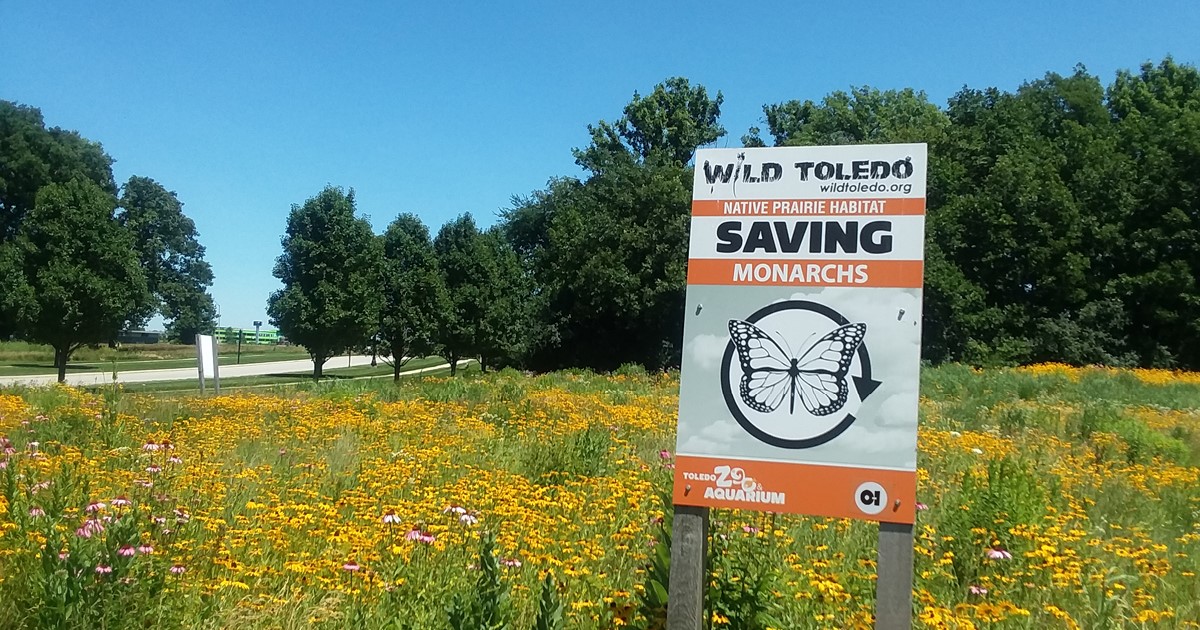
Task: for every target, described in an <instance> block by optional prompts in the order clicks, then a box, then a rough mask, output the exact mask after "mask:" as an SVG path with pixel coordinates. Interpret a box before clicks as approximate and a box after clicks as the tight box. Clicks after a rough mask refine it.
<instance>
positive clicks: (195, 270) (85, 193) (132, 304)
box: [0, 101, 216, 381]
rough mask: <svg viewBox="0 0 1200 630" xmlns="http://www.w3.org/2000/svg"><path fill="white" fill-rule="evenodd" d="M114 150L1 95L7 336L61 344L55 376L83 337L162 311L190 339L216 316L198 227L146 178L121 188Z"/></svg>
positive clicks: (2, 317) (100, 339) (0, 208)
mask: <svg viewBox="0 0 1200 630" xmlns="http://www.w3.org/2000/svg"><path fill="white" fill-rule="evenodd" d="M112 164H113V159H112V157H110V156H109V155H108V154H107V153H106V152H105V151H104V148H103V147H102V146H101V145H100V144H98V143H96V142H93V141H90V140H88V139H86V138H84V137H83V136H81V135H79V134H78V133H77V132H74V131H67V130H64V129H60V128H57V127H54V128H47V127H46V125H45V121H44V120H43V118H42V114H41V112H40V111H39V110H38V109H37V108H34V107H29V106H25V105H19V104H16V103H12V102H8V101H0V340H5V339H10V338H14V337H16V338H21V339H27V340H30V341H34V342H38V343H44V344H47V345H50V346H52V347H53V348H54V364H55V367H57V368H58V380H59V381H63V380H64V379H65V377H66V369H67V362H68V361H69V360H70V357H71V354H72V353H73V352H74V351H75V350H77V349H78V348H80V347H82V346H84V345H91V346H95V345H99V344H104V343H112V342H114V341H115V340H116V337H117V334H118V333H119V332H120V331H121V330H124V329H128V328H140V327H142V326H144V325H145V323H146V322H147V321H148V320H149V319H150V318H151V317H153V316H154V315H155V314H161V315H162V316H163V318H164V319H165V320H166V326H167V333H168V336H169V337H172V338H174V339H177V340H180V341H183V342H185V343H191V342H192V340H193V339H194V338H195V335H196V334H197V333H201V332H211V330H212V329H213V327H214V322H213V319H214V317H215V315H216V308H215V306H214V303H213V300H212V296H210V295H209V293H208V287H209V286H211V285H212V280H213V274H212V268H211V267H210V266H209V264H208V263H207V262H205V260H204V247H203V246H202V245H200V243H199V241H198V240H197V233H196V226H195V224H194V223H193V222H192V220H191V219H189V218H188V217H187V216H186V215H184V214H183V204H182V203H181V202H180V201H179V199H178V197H177V196H176V195H175V193H173V192H170V191H168V190H167V189H166V188H164V187H163V186H162V185H161V184H159V183H158V182H156V181H154V180H153V179H150V178H148V177H140V176H134V177H130V178H129V180H128V181H126V182H125V183H124V184H123V185H120V186H118V185H117V183H116V181H115V179H114V178H113V172H112Z"/></svg>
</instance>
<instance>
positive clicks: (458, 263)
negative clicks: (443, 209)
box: [433, 214, 492, 374]
mask: <svg viewBox="0 0 1200 630" xmlns="http://www.w3.org/2000/svg"><path fill="white" fill-rule="evenodd" d="M433 249H434V252H435V254H436V256H437V262H438V268H439V269H441V272H442V281H443V283H444V284H445V286H446V291H447V294H448V295H449V302H448V308H446V309H445V310H444V311H443V312H442V314H441V317H440V318H439V322H438V335H437V342H438V347H439V348H440V351H441V353H442V356H443V357H445V358H446V360H447V361H449V362H450V373H451V374H456V373H457V371H458V361H459V360H460V359H463V358H465V357H477V356H479V354H480V352H481V350H482V349H483V345H484V340H483V334H484V332H483V325H484V320H485V318H486V317H487V313H488V309H489V304H488V300H489V299H490V298H491V297H492V295H491V293H490V291H489V286H488V282H487V277H488V274H489V270H488V265H487V260H488V252H487V250H486V246H485V244H484V242H483V235H482V234H481V233H480V232H479V228H477V227H476V226H475V219H473V218H471V215H470V214H463V215H460V216H459V217H458V218H456V219H454V220H453V221H450V222H448V223H446V224H445V225H443V226H442V228H441V229H440V230H438V234H437V237H436V238H434V239H433Z"/></svg>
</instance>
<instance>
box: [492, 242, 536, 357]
mask: <svg viewBox="0 0 1200 630" xmlns="http://www.w3.org/2000/svg"><path fill="white" fill-rule="evenodd" d="M481 249H482V255H483V256H484V258H483V265H482V267H483V271H484V275H483V276H482V277H481V278H480V280H481V284H482V285H483V290H482V294H483V295H484V296H486V297H485V300H484V311H483V313H484V314H483V321H482V322H481V323H480V343H479V366H480V369H481V370H482V371H485V372H486V371H487V369H488V368H489V367H493V366H496V367H500V366H504V365H512V364H515V363H518V362H519V361H520V360H522V359H523V358H524V355H525V352H526V347H527V342H526V340H527V337H528V335H527V330H528V328H529V326H530V322H529V316H530V310H529V304H530V298H531V295H530V289H529V283H528V281H527V278H526V276H525V273H524V270H523V269H522V267H521V261H520V259H519V258H518V257H517V253H516V251H515V250H514V249H513V248H512V246H511V245H509V243H508V241H507V240H505V238H504V232H503V230H502V229H501V228H499V227H493V228H491V229H489V230H487V231H486V232H484V233H483V235H482V248H481Z"/></svg>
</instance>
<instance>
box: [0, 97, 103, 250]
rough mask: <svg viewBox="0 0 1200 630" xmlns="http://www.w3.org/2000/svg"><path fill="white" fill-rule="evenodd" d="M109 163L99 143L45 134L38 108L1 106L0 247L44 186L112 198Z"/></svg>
mask: <svg viewBox="0 0 1200 630" xmlns="http://www.w3.org/2000/svg"><path fill="white" fill-rule="evenodd" d="M112 162H113V160H112V158H111V157H109V156H108V154H107V153H105V152H104V149H103V148H102V147H101V146H100V145H99V144H98V143H95V142H92V141H90V140H87V139H85V138H83V137H82V136H80V135H79V134H78V133H76V132H74V131H67V130H64V129H59V128H58V127H54V128H51V129H47V128H46V123H45V121H44V120H43V119H42V112H41V111H40V110H38V109H37V108H36V107H29V106H27V105H19V104H17V103H12V102H9V101H0V242H4V241H7V240H10V239H12V238H14V237H15V236H16V233H17V230H18V229H19V228H20V226H21V223H22V221H23V220H24V219H25V217H26V215H27V214H29V212H31V211H32V210H33V208H34V205H35V202H36V200H37V195H38V191H40V190H41V189H42V187H43V186H46V185H48V184H65V183H67V182H70V181H71V180H73V179H84V180H88V181H91V182H92V183H94V184H96V186H98V187H99V188H100V189H101V190H102V191H104V192H106V193H108V194H110V195H116V193H117V186H116V183H115V182H114V180H113V175H112Z"/></svg>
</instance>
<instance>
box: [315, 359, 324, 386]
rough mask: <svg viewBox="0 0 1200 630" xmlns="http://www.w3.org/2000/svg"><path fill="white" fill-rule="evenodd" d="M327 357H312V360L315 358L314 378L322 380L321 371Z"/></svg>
mask: <svg viewBox="0 0 1200 630" xmlns="http://www.w3.org/2000/svg"><path fill="white" fill-rule="evenodd" d="M325 359H326V357H318V356H314V357H313V358H312V360H313V380H314V381H319V380H321V372H322V370H323V369H324V368H325Z"/></svg>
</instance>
